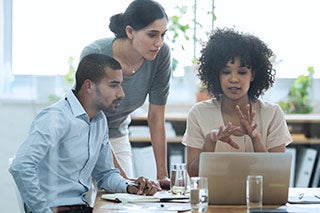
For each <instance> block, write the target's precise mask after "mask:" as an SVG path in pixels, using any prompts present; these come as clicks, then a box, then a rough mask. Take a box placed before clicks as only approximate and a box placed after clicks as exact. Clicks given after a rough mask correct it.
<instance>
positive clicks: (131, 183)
mask: <svg viewBox="0 0 320 213" xmlns="http://www.w3.org/2000/svg"><path fill="white" fill-rule="evenodd" d="M128 185H129V186H135V187H137V188H140V184H138V183H135V182H129V183H128ZM148 189H149V186H147V185H146V186H145V187H144V189H143V190H148Z"/></svg>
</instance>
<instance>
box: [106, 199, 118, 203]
mask: <svg viewBox="0 0 320 213" xmlns="http://www.w3.org/2000/svg"><path fill="white" fill-rule="evenodd" d="M104 199H105V200H106V201H110V202H114V203H121V200H120V199H119V198H115V199H110V198H104Z"/></svg>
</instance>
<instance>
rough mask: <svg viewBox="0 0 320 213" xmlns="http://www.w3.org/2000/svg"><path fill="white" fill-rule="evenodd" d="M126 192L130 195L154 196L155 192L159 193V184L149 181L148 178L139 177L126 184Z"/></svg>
mask: <svg viewBox="0 0 320 213" xmlns="http://www.w3.org/2000/svg"><path fill="white" fill-rule="evenodd" d="M127 191H128V193H130V194H138V195H154V194H155V193H156V192H158V191H161V187H160V185H159V183H156V182H154V181H150V180H148V178H144V177H139V178H138V179H136V180H134V181H132V182H130V183H129V184H128V188H127Z"/></svg>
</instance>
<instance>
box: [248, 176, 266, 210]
mask: <svg viewBox="0 0 320 213" xmlns="http://www.w3.org/2000/svg"><path fill="white" fill-rule="evenodd" d="M246 194H247V209H248V210H250V209H261V208H262V194H263V177H262V176H261V175H249V176H248V177H247V189H246Z"/></svg>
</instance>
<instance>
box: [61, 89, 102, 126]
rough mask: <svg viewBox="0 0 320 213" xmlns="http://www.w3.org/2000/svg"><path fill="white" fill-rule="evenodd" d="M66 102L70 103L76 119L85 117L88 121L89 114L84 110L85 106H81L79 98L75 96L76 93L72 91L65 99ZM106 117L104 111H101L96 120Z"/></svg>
mask: <svg viewBox="0 0 320 213" xmlns="http://www.w3.org/2000/svg"><path fill="white" fill-rule="evenodd" d="M65 100H66V101H67V102H68V103H69V105H70V108H71V111H72V113H73V114H74V116H75V117H79V116H83V115H85V116H86V117H87V118H88V119H89V116H88V114H87V112H86V111H85V110H84V108H83V106H82V105H81V103H80V101H79V100H78V98H77V97H76V96H75V94H74V92H73V91H72V90H70V91H69V92H68V93H67V94H66V97H65ZM103 117H104V114H103V112H102V111H100V112H99V113H98V114H97V116H96V117H95V118H94V120H100V119H102V118H103Z"/></svg>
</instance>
